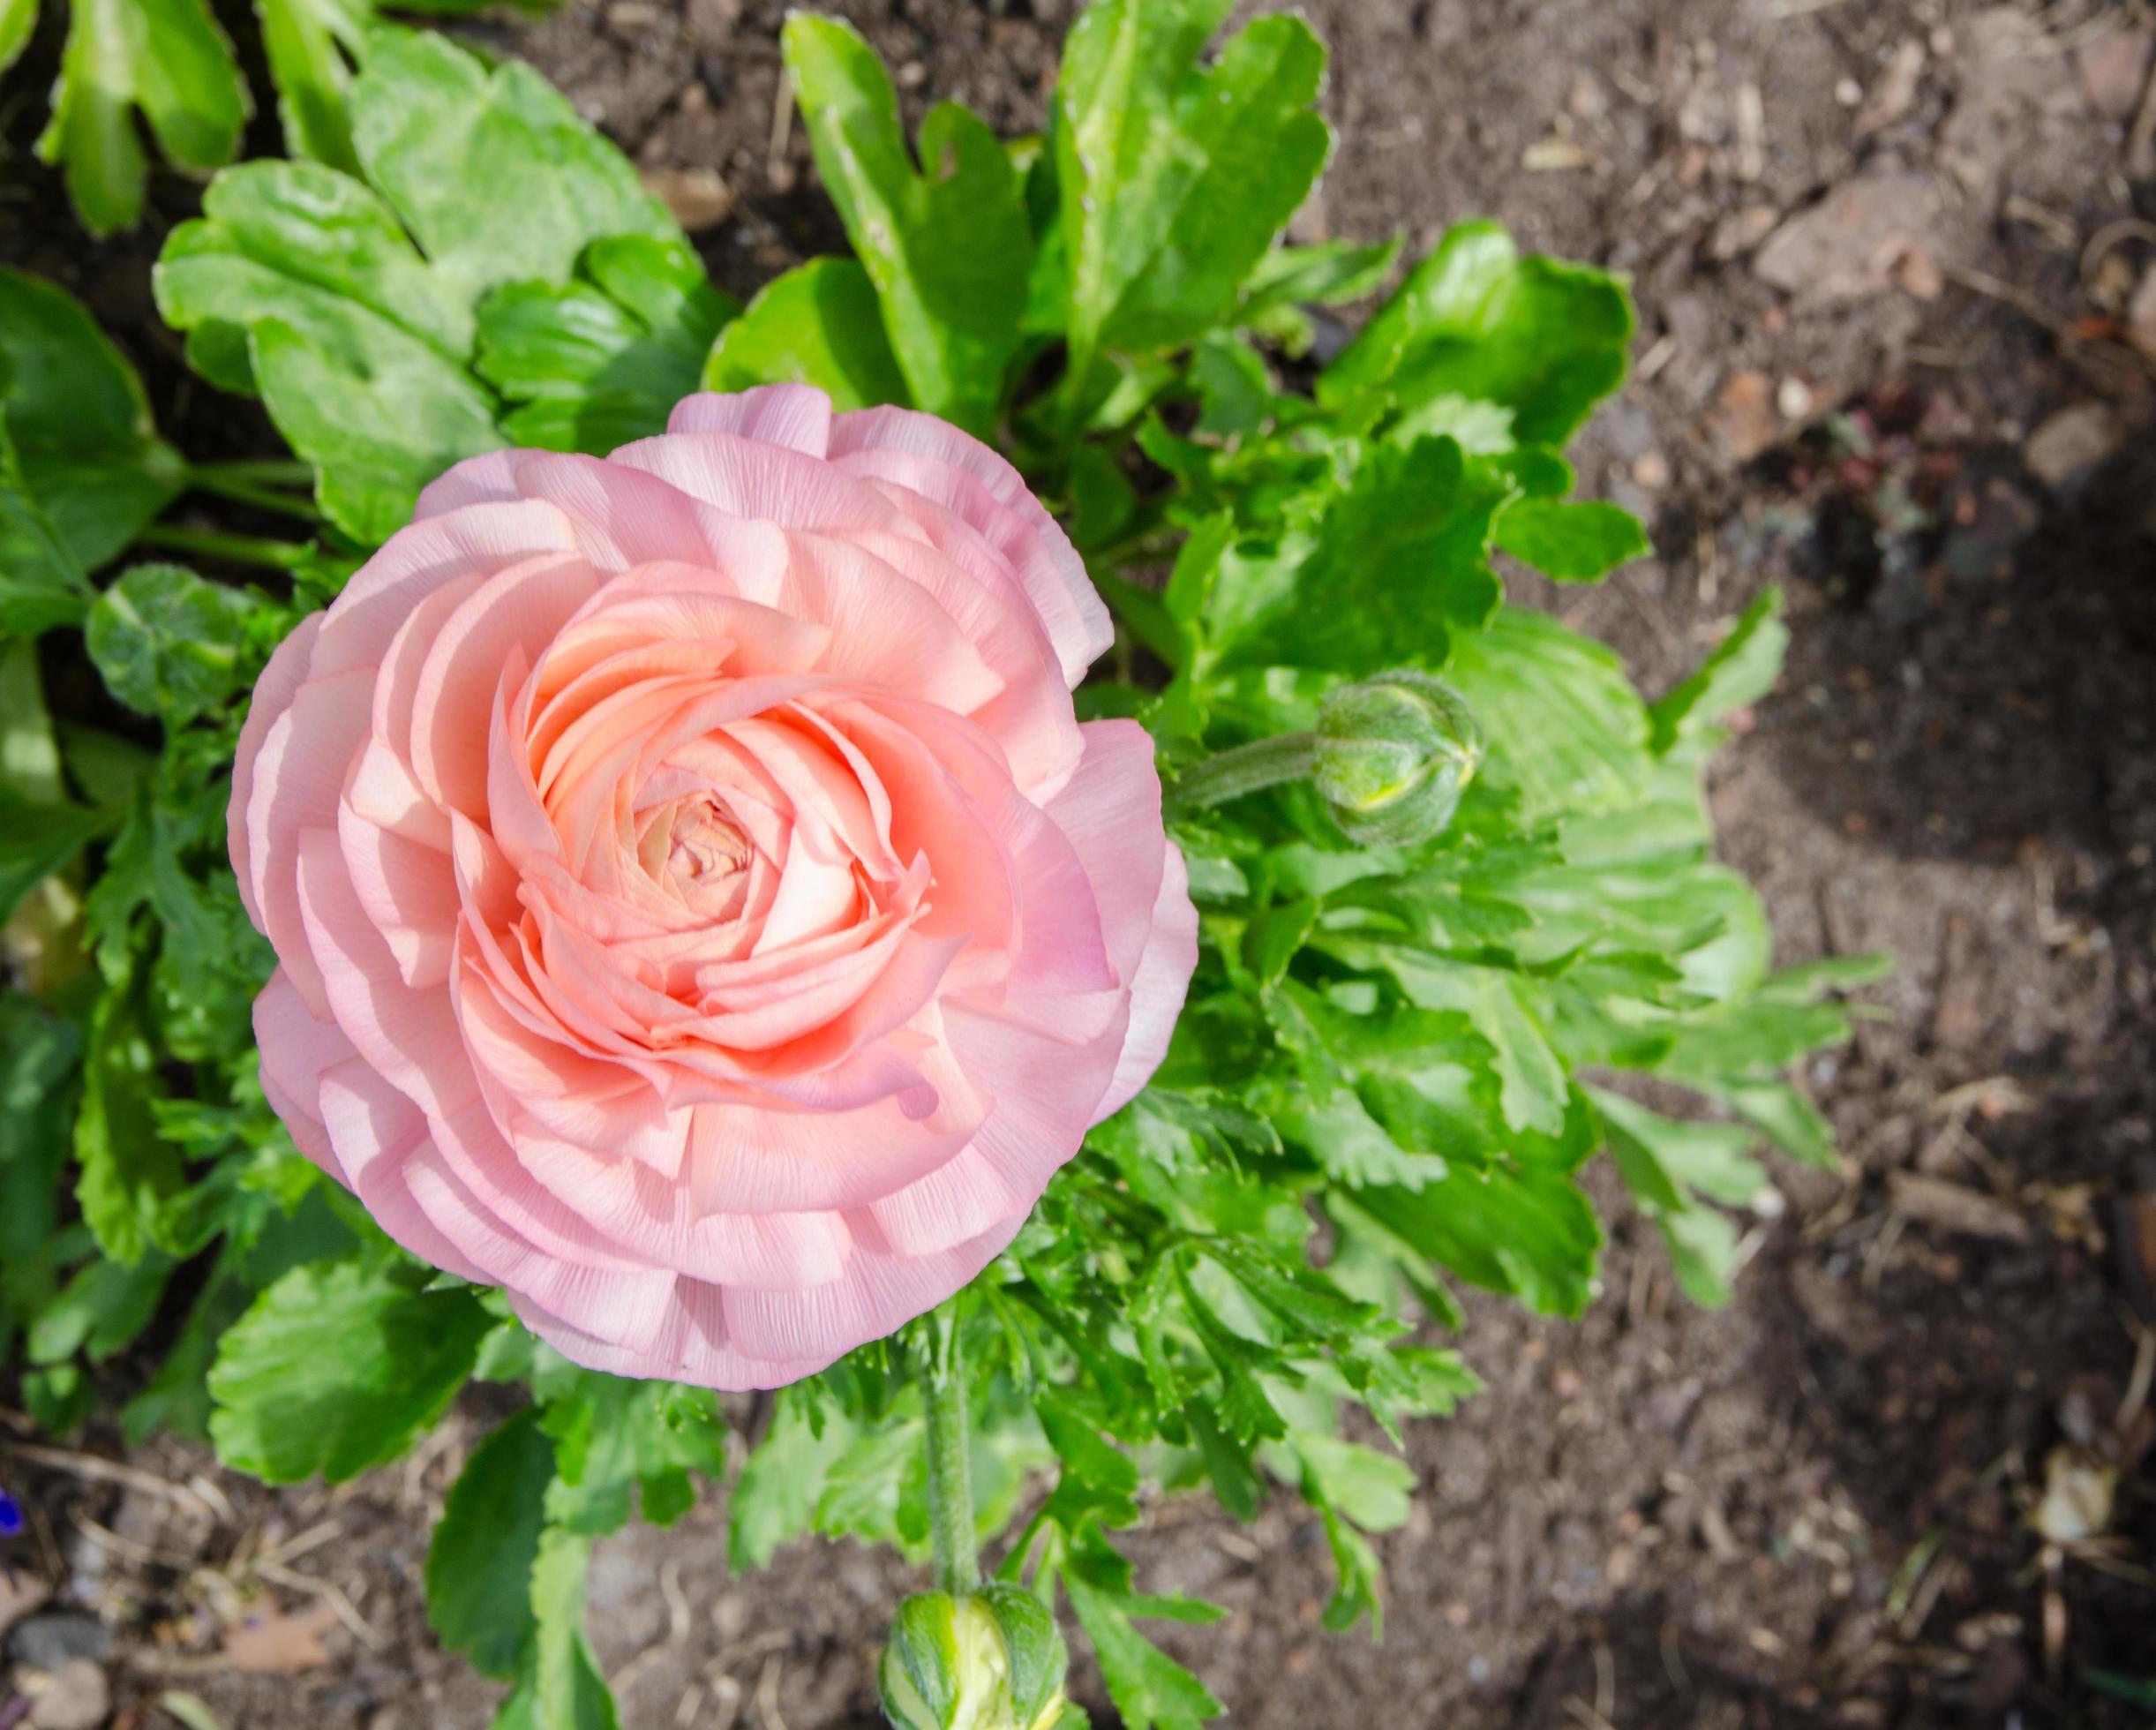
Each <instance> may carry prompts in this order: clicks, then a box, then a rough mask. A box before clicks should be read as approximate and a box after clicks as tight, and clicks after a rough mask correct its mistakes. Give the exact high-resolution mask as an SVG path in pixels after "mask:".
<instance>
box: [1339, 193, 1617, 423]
mask: <svg viewBox="0 0 2156 1730" xmlns="http://www.w3.org/2000/svg"><path fill="white" fill-rule="evenodd" d="M1632 333H1633V319H1632V303H1631V300H1630V298H1629V297H1627V296H1626V292H1625V290H1624V288H1623V286H1622V285H1621V284H1620V283H1619V282H1618V281H1617V279H1616V278H1614V277H1612V276H1609V275H1604V273H1603V272H1601V271H1597V270H1590V269H1588V268H1586V267H1582V266H1580V265H1570V264H1560V263H1558V262H1557V261H1555V260H1553V259H1544V258H1527V259H1523V258H1521V256H1520V253H1519V249H1518V248H1517V247H1515V246H1514V244H1513V242H1512V238H1511V237H1510V236H1508V235H1507V234H1506V232H1505V231H1504V230H1503V229H1500V228H1499V227H1498V226H1497V225H1496V224H1495V223H1492V222H1462V223H1461V224H1460V225H1459V226H1457V227H1456V228H1454V229H1450V230H1449V231H1448V232H1447V233H1446V236H1445V237H1444V238H1443V239H1442V240H1441V241H1440V242H1439V244H1438V247H1437V250H1436V251H1435V252H1432V253H1431V255H1430V256H1429V257H1428V258H1426V259H1424V260H1423V261H1422V263H1420V264H1419V265H1417V266H1416V267H1415V268H1414V269H1413V270H1412V271H1410V272H1409V275H1408V279H1407V281H1406V282H1403V283H1401V286H1400V289H1399V290H1398V291H1397V292H1396V293H1395V294H1394V296H1393V297H1392V298H1391V299H1390V300H1388V301H1387V302H1386V304H1385V305H1384V306H1382V307H1381V308H1379V309H1378V312H1377V313H1376V314H1375V315H1374V316H1373V317H1372V318H1371V320H1370V322H1369V323H1368V324H1366V325H1364V326H1363V330H1362V333H1361V334H1360V335H1358V336H1357V337H1356V340H1355V341H1354V342H1352V343H1350V344H1349V345H1348V348H1347V349H1346V350H1344V351H1343V352H1342V353H1341V356H1340V357H1339V358H1338V359H1336V360H1335V361H1334V362H1333V365H1331V366H1330V367H1328V368H1327V369H1326V373H1325V376H1324V377H1323V378H1321V379H1320V380H1318V400H1319V401H1320V402H1324V403H1326V405H1327V406H1329V407H1332V408H1333V409H1336V410H1354V411H1356V413H1358V414H1360V415H1362V416H1363V417H1366V418H1367V419H1369V420H1372V421H1377V420H1382V421H1385V422H1386V423H1388V424H1389V425H1391V427H1392V428H1393V430H1394V433H1395V434H1396V435H1398V436H1402V437H1405V436H1412V435H1414V434H1416V433H1440V432H1446V433H1455V434H1456V435H1458V436H1459V437H1460V439H1461V442H1462V443H1463V444H1464V445H1466V446H1467V448H1469V450H1470V451H1476V452H1482V451H1504V450H1508V449H1511V448H1515V447H1519V446H1529V445H1549V446H1552V447H1554V446H1559V445H1562V444H1563V443H1564V442H1565V440H1566V439H1568V438H1569V437H1570V436H1571V435H1572V434H1573V433H1574V432H1576V431H1578V430H1579V428H1580V426H1581V425H1582V424H1583V423H1584V422H1585V421H1586V419H1587V416H1588V412H1589V410H1591V409H1592V408H1593V407H1594V405H1595V404H1596V402H1599V401H1600V400H1601V399H1602V398H1603V397H1604V396H1606V395H1609V394H1610V393H1611V391H1613V390H1615V389H1616V388H1617V387H1618V386H1619V384H1620V383H1621V382H1623V380H1624V376H1625V365H1626V358H1625V354H1626V346H1627V344H1629V343H1630V342H1631V340H1632Z"/></svg>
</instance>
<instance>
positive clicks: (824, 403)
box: [666, 385, 831, 456]
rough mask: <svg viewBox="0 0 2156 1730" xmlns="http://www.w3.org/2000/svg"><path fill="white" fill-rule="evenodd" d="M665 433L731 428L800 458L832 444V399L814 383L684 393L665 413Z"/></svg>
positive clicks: (818, 453)
mask: <svg viewBox="0 0 2156 1730" xmlns="http://www.w3.org/2000/svg"><path fill="white" fill-rule="evenodd" d="M666 430H667V431H668V432H669V433H739V434H740V436H741V437H742V438H744V439H755V440H758V441H759V442H761V443H763V444H767V445H783V446H785V448H787V449H788V450H798V451H800V453H801V455H804V456H823V455H828V454H829V453H830V443H831V399H830V397H828V396H826V395H824V394H823V392H822V391H820V390H818V389H817V388H816V387H815V386H814V385H759V386H757V387H755V389H754V390H744V391H740V392H737V393H735V394H733V395H717V394H715V393H710V392H707V393H705V394H703V395H699V396H684V397H683V398H682V399H681V400H680V402H677V403H675V404H674V406H673V412H672V414H670V415H668V416H667V417H666Z"/></svg>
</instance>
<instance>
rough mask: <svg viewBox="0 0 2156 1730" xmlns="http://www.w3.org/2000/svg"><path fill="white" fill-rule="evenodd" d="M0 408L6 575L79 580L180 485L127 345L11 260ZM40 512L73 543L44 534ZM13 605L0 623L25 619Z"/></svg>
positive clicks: (3, 276) (0, 555)
mask: <svg viewBox="0 0 2156 1730" xmlns="http://www.w3.org/2000/svg"><path fill="white" fill-rule="evenodd" d="M0 414H4V420H5V431H6V437H7V440H8V441H9V442H10V443H11V445H12V448H13V450H12V461H11V462H7V463H4V464H0V580H4V581H6V582H8V583H31V584H34V585H40V586H52V587H58V588H61V589H69V588H74V589H79V588H81V587H82V586H84V585H81V583H80V578H81V575H82V573H84V572H86V571H91V570H94V569H96V568H98V567H99V566H100V565H102V564H104V563H105V562H106V561H107V560H109V559H112V558H113V557H115V556H116V554H118V553H120V551H121V550H122V549H123V548H124V547H125V546H126V545H127V544H128V542H130V541H131V540H132V539H133V538H135V536H136V535H137V534H138V533H139V532H140V530H141V529H142V526H143V524H145V523H147V522H148V521H149V520H150V519H151V518H152V517H154V516H155V515H157V514H158V512H160V511H162V509H164V508H165V507H166V506H167V505H169V503H171V502H172V500H173V499H174V497H175V496H176V495H177V493H178V492H179V490H180V486H181V484H182V482H183V480H184V475H185V465H184V463H182V462H181V460H180V457H179V455H178V453H177V452H176V451H175V450H173V448H171V447H170V446H169V445H168V444H166V443H165V442H164V440H162V439H160V438H159V437H158V436H157V431H156V428H155V426H154V425H153V423H152V422H151V419H150V408H149V401H148V399H147V398H146V396H145V395H143V390H142V381H141V380H139V378H138V377H136V375H135V370H134V368H133V367H132V366H131V365H128V362H127V359H126V357H125V356H124V355H122V354H121V352H120V351H119V350H118V349H117V348H116V347H115V346H114V345H113V343H112V342H111V340H110V339H109V337H107V336H106V335H105V334H104V332H103V331H101V330H100V329H99V328H98V326H97V322H96V320H94V319H93V318H92V317H91V316H90V314H89V312H88V311H87V310H86V308H85V307H84V306H83V305H81V303H80V302H79V301H77V300H76V299H75V298H74V297H72V296H71V295H70V294H68V293H67V292H66V290H64V289H61V288H59V287H57V286H56V285H55V284H54V283H51V282H45V281H43V280H41V278H39V277H35V276H31V275H26V274H25V273H24V272H22V271H19V270H10V269H6V268H4V267H0ZM30 513H34V514H35V515H34V517H33V516H32V515H30ZM39 520H41V522H42V523H43V525H44V526H45V527H46V528H49V530H50V532H51V534H52V535H53V536H55V537H56V538H57V539H58V541H59V543H60V548H61V549H64V551H57V550H56V549H53V548H52V547H50V546H49V545H43V544H42V539H43V538H42V537H41V536H40V535H39V534H37V532H36V527H37V523H38V521H39ZM0 594H4V591H0ZM4 607H5V603H4V598H0V628H13V629H21V628H25V627H24V626H22V625H19V624H16V623H14V622H13V621H11V619H10V618H9V616H8V614H7V612H6V611H5V610H4ZM75 616H77V617H79V616H80V614H79V610H78V611H77V613H76V614H75Z"/></svg>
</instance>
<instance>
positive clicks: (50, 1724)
mask: <svg viewBox="0 0 2156 1730" xmlns="http://www.w3.org/2000/svg"><path fill="white" fill-rule="evenodd" d="M111 1715H112V1684H111V1683H109V1682H108V1681H106V1680H105V1673H104V1672H103V1671H102V1670H101V1669H100V1668H99V1667H98V1666H96V1665H94V1664H93V1663H91V1662H90V1660H89V1659H86V1658H78V1659H71V1661H70V1662H68V1663H66V1664H64V1665H62V1666H60V1668H59V1670H58V1671H57V1672H56V1674H54V1676H53V1678H52V1680H51V1681H49V1682H48V1683H47V1684H46V1685H45V1687H44V1688H43V1689H41V1690H40V1691H39V1693H38V1696H37V1697H36V1698H35V1699H34V1701H32V1702H31V1704H30V1726H31V1730H97V1727H98V1726H99V1725H101V1724H102V1723H103V1722H104V1721H105V1720H106V1719H108V1718H109V1717H110V1716H111Z"/></svg>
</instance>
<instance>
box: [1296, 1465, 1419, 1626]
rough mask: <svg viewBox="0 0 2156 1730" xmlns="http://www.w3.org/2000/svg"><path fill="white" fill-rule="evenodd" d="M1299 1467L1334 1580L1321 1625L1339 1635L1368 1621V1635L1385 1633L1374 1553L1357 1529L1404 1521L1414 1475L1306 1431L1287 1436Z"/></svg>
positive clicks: (1391, 1526)
mask: <svg viewBox="0 0 2156 1730" xmlns="http://www.w3.org/2000/svg"><path fill="white" fill-rule="evenodd" d="M1292 1442H1293V1446H1294V1448H1295V1451H1296V1455H1297V1457H1298V1458H1300V1459H1301V1461H1302V1463H1303V1496H1304V1499H1305V1500H1307V1501H1309V1502H1310V1503H1311V1505H1312V1506H1313V1507H1315V1508H1318V1511H1319V1512H1320V1513H1321V1514H1322V1515H1323V1516H1324V1518H1325V1525H1326V1541H1327V1543H1328V1544H1329V1546H1330V1547H1331V1549H1332V1552H1333V1567H1334V1568H1335V1570H1336V1571H1337V1574H1338V1576H1339V1583H1338V1585H1337V1586H1336V1587H1335V1588H1334V1591H1333V1601H1332V1602H1331V1603H1330V1604H1328V1605H1326V1612H1325V1626H1326V1628H1327V1629H1329V1630H1330V1631H1332V1632H1333V1633H1335V1634H1339V1633H1344V1632H1346V1631H1347V1630H1348V1628H1353V1627H1354V1626H1355V1625H1356V1622H1358V1621H1361V1620H1362V1619H1363V1617H1364V1616H1368V1617H1369V1618H1370V1628H1371V1637H1372V1638H1373V1639H1374V1638H1376V1637H1378V1636H1380V1635H1382V1634H1383V1632H1384V1629H1385V1613H1384V1606H1382V1604H1380V1603H1379V1601H1378V1554H1377V1552H1376V1551H1375V1550H1373V1549H1372V1548H1371V1546H1370V1545H1369V1544H1368V1543H1367V1542H1365V1541H1364V1539H1363V1537H1362V1535H1361V1532H1358V1531H1355V1530H1353V1528H1354V1527H1360V1528H1361V1529H1362V1531H1394V1530H1396V1529H1398V1528H1399V1527H1401V1526H1402V1525H1404V1524H1406V1523H1407V1519H1408V1508H1409V1501H1410V1499H1411V1497H1412V1495H1413V1493H1414V1490H1415V1471H1414V1469H1413V1468H1412V1467H1410V1466H1409V1464H1408V1463H1407V1462H1406V1461H1404V1460H1401V1459H1397V1458H1395V1457H1394V1455H1390V1454H1380V1453H1379V1452H1378V1450H1377V1449H1376V1448H1365V1447H1363V1446H1362V1445H1361V1444H1360V1443H1359V1442H1352V1441H1345V1440H1341V1439H1340V1438H1338V1437H1336V1436H1329V1435H1324V1434H1320V1433H1316V1432H1311V1431H1298V1432H1297V1433H1296V1435H1295V1436H1294V1437H1293V1438H1292Z"/></svg>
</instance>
